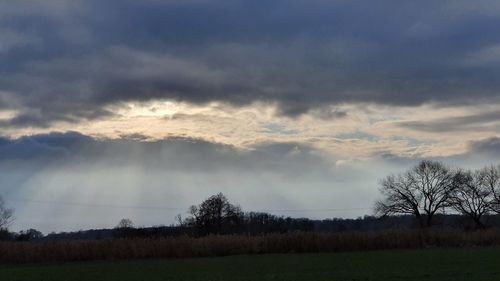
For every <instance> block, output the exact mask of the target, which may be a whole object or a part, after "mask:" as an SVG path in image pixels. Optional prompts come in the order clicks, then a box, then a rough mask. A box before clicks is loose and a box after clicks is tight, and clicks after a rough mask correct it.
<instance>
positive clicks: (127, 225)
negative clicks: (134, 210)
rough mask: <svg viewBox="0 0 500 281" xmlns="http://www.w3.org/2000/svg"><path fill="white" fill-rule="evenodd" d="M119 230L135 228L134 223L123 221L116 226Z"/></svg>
mask: <svg viewBox="0 0 500 281" xmlns="http://www.w3.org/2000/svg"><path fill="white" fill-rule="evenodd" d="M115 228H118V229H125V228H134V223H133V222H132V220H131V219H121V220H120V222H119V223H118V224H117V225H116V226H115Z"/></svg>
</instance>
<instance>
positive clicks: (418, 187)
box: [375, 160, 500, 228]
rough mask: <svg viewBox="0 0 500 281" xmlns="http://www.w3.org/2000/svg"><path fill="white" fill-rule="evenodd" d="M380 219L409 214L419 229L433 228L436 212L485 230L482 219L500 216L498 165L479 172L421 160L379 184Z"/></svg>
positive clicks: (378, 205) (377, 206)
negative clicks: (494, 215) (468, 222)
mask: <svg viewBox="0 0 500 281" xmlns="http://www.w3.org/2000/svg"><path fill="white" fill-rule="evenodd" d="M380 185H381V188H380V192H381V194H382V197H383V198H382V199H381V200H379V201H377V202H376V204H375V213H376V214H377V215H379V216H382V217H383V216H389V215H412V216H413V217H414V218H415V219H416V221H417V222H418V224H419V225H420V227H430V226H432V225H433V221H434V217H435V216H436V214H438V213H446V212H449V211H452V212H456V213H458V214H460V215H462V216H464V217H467V218H469V219H471V220H472V221H473V222H474V224H475V227H476V228H484V227H485V226H486V225H485V223H484V220H483V218H484V217H485V216H487V215H489V214H500V165H499V166H487V167H484V168H481V169H479V170H465V169H460V168H449V167H447V166H446V165H444V164H443V163H442V162H439V161H430V160H424V161H421V162H420V163H419V164H418V165H416V166H415V167H413V168H411V169H409V170H408V171H406V172H403V173H400V174H397V175H389V176H387V177H386V178H384V179H383V180H381V182H380Z"/></svg>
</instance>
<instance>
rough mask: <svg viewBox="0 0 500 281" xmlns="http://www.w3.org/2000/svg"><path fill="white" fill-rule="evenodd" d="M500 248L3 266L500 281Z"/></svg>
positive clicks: (46, 271) (96, 276) (34, 275)
mask: <svg viewBox="0 0 500 281" xmlns="http://www.w3.org/2000/svg"><path fill="white" fill-rule="evenodd" d="M499 265H500V248H476V249H425V250H404V251H374V252H354V253H334V254H301V255H295V254H288V255H254V256H228V257H218V258H196V259H176V260H140V261H121V262H105V261H103V262H79V263H62V264H34V265H0V279H1V280H5V281H24V280H26V281H28V280H29V281H42V280H43V281H49V280H50V281H59V280H61V281H62V280H64V281H66V280H73V281H80V280H81V281H84V280H85V281H87V280H95V281H99V280H103V281H108V280H109V281H115V280H117V281H118V280H119V281H128V280H150V281H156V280H158V281H159V280H162V281H164V280H172V281H174V280H178V281H181V280H190V281H195V280H203V281H211V280H220V281H224V280H231V281H236V280H252V281H253V280H287V281H293V280H314V281H320V280H329V281H332V280H439V281H445V280H453V281H459V280H474V281H481V280H485V281H486V280H488V281H492V280H500V266H499Z"/></svg>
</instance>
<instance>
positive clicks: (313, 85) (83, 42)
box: [0, 0, 500, 126]
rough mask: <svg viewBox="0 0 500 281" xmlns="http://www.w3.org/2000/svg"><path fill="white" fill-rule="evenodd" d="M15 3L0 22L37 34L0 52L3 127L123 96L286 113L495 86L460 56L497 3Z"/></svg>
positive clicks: (490, 41) (474, 47) (478, 41)
mask: <svg viewBox="0 0 500 281" xmlns="http://www.w3.org/2000/svg"><path fill="white" fill-rule="evenodd" d="M14 2H15V3H14ZM45 2H47V3H45ZM28 3H29V1H19V2H17V1H12V3H9V2H8V3H5V4H3V5H4V8H5V9H4V12H3V13H0V28H9V30H14V32H16V34H21V35H23V34H32V35H34V36H36V37H37V38H40V43H39V44H38V45H39V46H36V47H34V46H33V47H30V46H25V47H23V48H13V47H11V48H9V49H8V55H6V56H2V57H0V65H2V66H1V67H0V68H1V71H2V74H3V75H2V78H0V91H2V90H3V91H9V92H12V93H14V95H15V99H14V100H13V101H12V105H11V107H15V109H17V110H19V111H21V116H19V117H18V119H20V120H12V122H10V123H11V124H10V125H12V126H14V125H18V126H25V125H28V124H30V125H35V126H43V125H46V124H50V123H51V122H53V121H60V120H63V121H70V122H75V121H78V120H79V118H96V117H99V116H102V113H104V112H103V109H102V108H103V107H105V106H106V105H109V104H113V103H119V102H122V101H126V100H151V99H174V100H182V101H187V102H193V103H205V102H210V101H223V102H228V103H232V104H235V105H242V104H248V103H252V102H254V101H264V102H272V103H277V104H278V105H279V106H280V110H281V113H282V114H286V115H291V116H294V115H298V114H302V113H305V112H310V111H311V110H312V111H314V110H315V109H317V108H321V107H323V106H324V105H328V104H336V103H346V102H362V103H379V104H387V105H408V106H415V105H420V104H422V103H439V104H441V105H447V104H469V103H479V102H489V103H491V102H498V98H499V90H500V84H499V82H498V79H497V78H496V77H498V75H499V71H500V65H498V64H497V63H492V64H487V65H477V64H464V63H463V62H464V58H465V57H468V56H470V55H471V54H475V53H478V52H481V50H488V48H490V47H491V46H495V45H496V44H498V42H499V41H500V37H499V36H498V32H497V31H496V29H495V28H493V26H497V25H498V24H500V11H498V9H488V8H487V6H486V5H485V4H487V3H486V2H479V3H475V4H474V9H469V6H470V5H472V4H467V3H457V4H454V3H449V2H446V3H444V2H443V3H441V2H435V1H420V2H419V3H418V4H416V3H404V2H393V1H382V2H379V3H376V4H375V3H368V2H367V3H365V4H364V5H359V3H354V2H351V1H322V0H317V1H305V0H303V1H302V0H301V1H292V2H290V1H281V0H280V1H272V2H270V1H250V2H249V1H226V0H221V1H201V0H200V1H153V0H149V1H140V2H137V1H117V0H112V1H78V2H75V3H72V1H64V0H57V1H43V2H40V3H38V4H36V5H34V7H35V8H33V7H32V8H29V9H28V8H27V7H26V5H27V4H28ZM22 7H26V10H24V9H23V8H22ZM36 7H38V8H36ZM394 10H398V13H393V11H394ZM23 11H25V12H23ZM485 12H487V14H488V16H487V17H485V16H484V13H485ZM257 19H258V20H257ZM32 26H37V28H36V29H33V28H32ZM471 97H472V98H471ZM33 112H35V113H33ZM327 115H328V114H327ZM330 115H331V114H330ZM333 115H335V117H337V116H336V114H333ZM319 117H320V118H324V117H328V116H325V115H324V114H320V115H319ZM3 125H4V126H6V125H8V124H3Z"/></svg>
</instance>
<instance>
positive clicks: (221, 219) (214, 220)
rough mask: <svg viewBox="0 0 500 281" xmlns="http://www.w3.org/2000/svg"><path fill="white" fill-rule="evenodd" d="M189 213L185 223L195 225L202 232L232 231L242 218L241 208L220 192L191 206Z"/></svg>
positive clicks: (218, 232)
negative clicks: (197, 204)
mask: <svg viewBox="0 0 500 281" xmlns="http://www.w3.org/2000/svg"><path fill="white" fill-rule="evenodd" d="M189 213H190V215H191V217H189V218H187V219H186V222H185V223H186V224H191V225H194V226H196V227H197V228H198V229H199V230H200V231H202V233H203V234H208V233H217V234H220V233H224V232H231V231H234V230H235V229H236V228H238V227H239V226H240V224H241V221H242V219H243V212H242V211H241V208H240V207H239V206H236V205H233V204H231V203H229V201H228V200H227V198H226V197H225V196H224V194H222V193H219V194H216V195H213V196H211V197H209V198H208V199H206V200H205V201H203V202H202V203H201V204H200V205H199V206H191V207H190V208H189Z"/></svg>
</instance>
